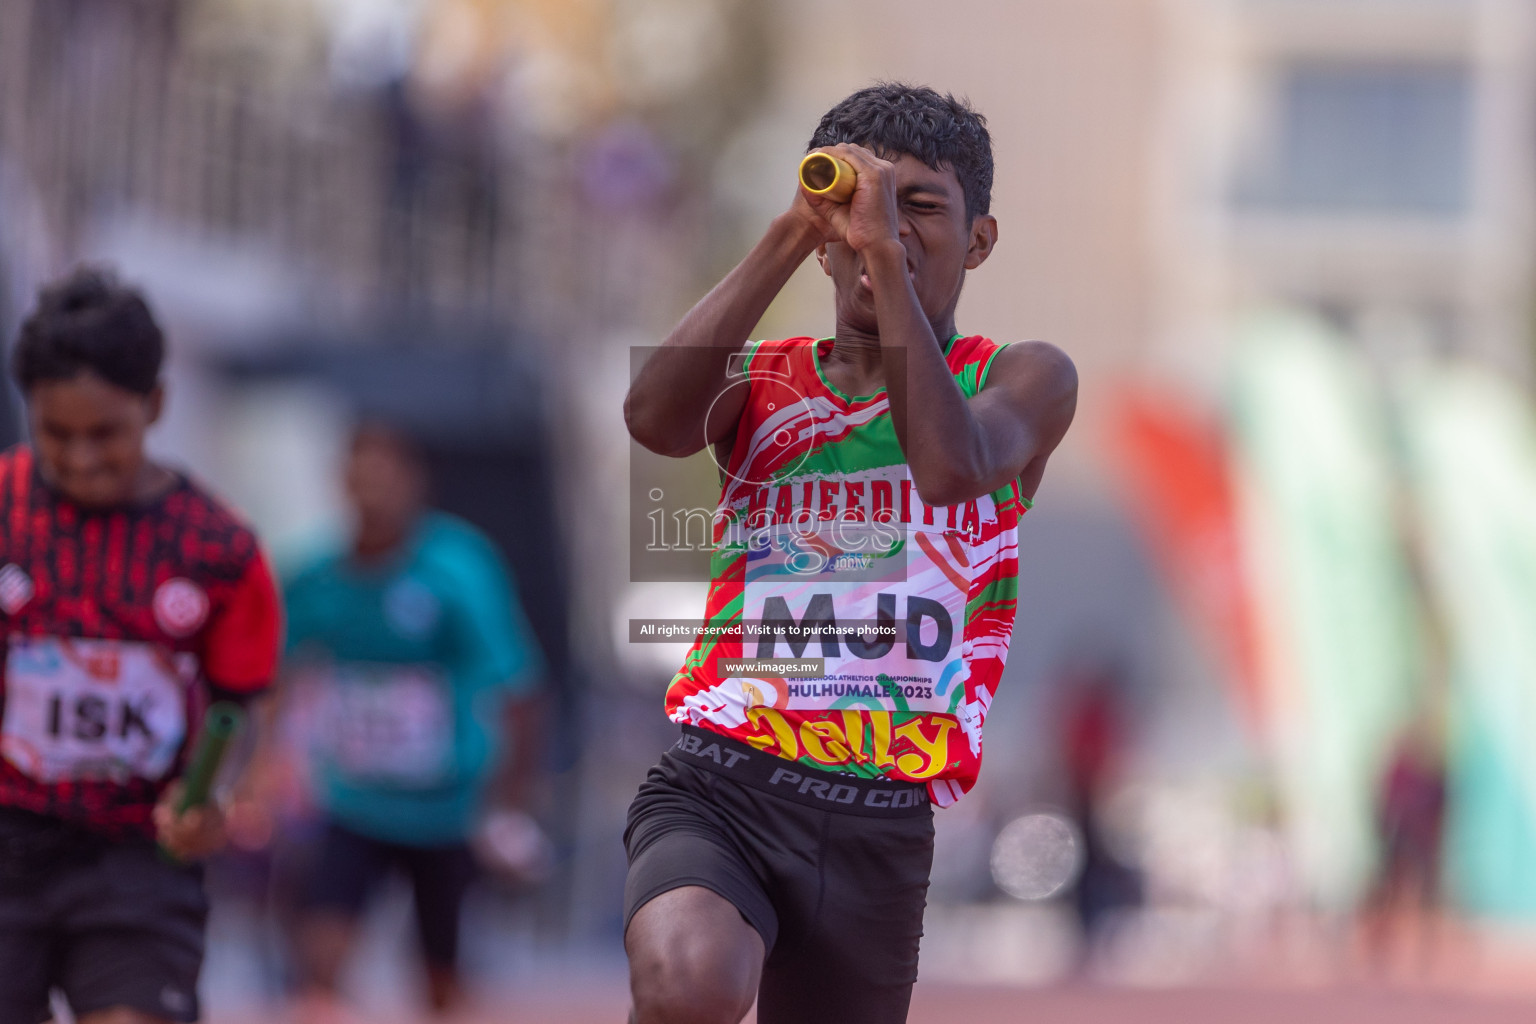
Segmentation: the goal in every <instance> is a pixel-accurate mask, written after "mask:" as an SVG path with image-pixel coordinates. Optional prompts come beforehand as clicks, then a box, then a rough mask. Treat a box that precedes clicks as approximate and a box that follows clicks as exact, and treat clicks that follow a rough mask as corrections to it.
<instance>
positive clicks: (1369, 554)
mask: <svg viewBox="0 0 1536 1024" xmlns="http://www.w3.org/2000/svg"><path fill="white" fill-rule="evenodd" d="M1234 370H1235V374H1234V380H1233V385H1234V389H1233V400H1234V407H1233V412H1234V422H1235V428H1236V429H1235V436H1234V447H1235V454H1236V466H1237V479H1238V482H1239V483H1238V490H1239V495H1240V498H1239V508H1240V515H1239V521H1240V524H1241V532H1242V536H1243V542H1244V549H1245V556H1246V563H1247V568H1248V574H1249V579H1251V580H1252V583H1253V593H1254V598H1255V603H1256V607H1257V609H1258V613H1259V620H1260V622H1261V623H1262V629H1261V631H1260V636H1259V644H1258V646H1259V673H1260V676H1261V678H1262V680H1263V688H1264V691H1265V699H1264V705H1265V706H1266V707H1267V708H1269V709H1270V725H1271V730H1272V735H1271V742H1270V748H1271V749H1272V750H1273V751H1274V753H1275V756H1276V759H1277V768H1278V777H1279V784H1280V789H1281V794H1282V796H1283V798H1284V801H1285V805H1286V808H1287V812H1288V813H1287V819H1288V823H1289V828H1290V830H1291V834H1292V839H1293V849H1294V850H1295V853H1296V856H1297V858H1298V860H1297V863H1298V867H1299V869H1300V871H1301V877H1302V879H1303V880H1304V882H1305V883H1306V885H1307V887H1308V889H1309V891H1310V895H1311V896H1312V897H1313V898H1314V899H1315V900H1317V901H1318V903H1319V905H1321V906H1324V907H1331V908H1335V909H1344V908H1347V907H1350V906H1352V905H1353V904H1354V903H1355V902H1356V901H1357V900H1358V898H1359V897H1360V896H1361V894H1362V893H1363V891H1364V888H1365V886H1366V884H1367V882H1368V879H1369V877H1370V873H1371V871H1372V869H1373V866H1374V859H1375V838H1374V826H1373V818H1374V806H1375V800H1376V795H1377V792H1378V789H1379V782H1380V778H1381V774H1382V771H1383V768H1384V758H1385V757H1386V754H1387V751H1388V750H1389V748H1390V745H1391V743H1392V741H1393V740H1394V739H1395V737H1396V736H1397V735H1398V734H1399V733H1400V731H1401V730H1402V728H1403V726H1404V724H1405V723H1406V721H1407V720H1408V718H1409V716H1410V714H1411V704H1412V701H1413V694H1414V692H1415V689H1416V679H1415V673H1416V672H1417V671H1418V666H1419V664H1420V660H1421V659H1420V658H1419V657H1418V652H1417V649H1416V634H1415V630H1414V629H1413V621H1414V620H1413V603H1412V598H1411V588H1410V582H1409V576H1408V571H1407V567H1406V565H1405V562H1404V559H1403V556H1402V546H1401V540H1400V535H1399V528H1398V524H1397V522H1396V519H1395V517H1394V493H1393V485H1392V475H1391V462H1390V458H1389V449H1388V447H1387V443H1386V439H1385V431H1384V424H1383V420H1382V417H1381V415H1380V411H1379V406H1378V403H1377V400H1376V397H1375V393H1374V389H1373V387H1372V384H1371V380H1370V377H1369V374H1368V370H1367V367H1366V365H1365V362H1364V359H1363V358H1362V357H1361V356H1360V354H1359V353H1358V352H1357V351H1356V350H1353V349H1351V348H1348V347H1347V346H1346V345H1345V344H1344V343H1343V342H1342V341H1340V340H1339V339H1337V338H1336V337H1334V336H1333V334H1332V332H1331V331H1329V330H1328V329H1327V328H1326V327H1325V326H1324V325H1323V324H1321V323H1320V322H1318V321H1315V320H1312V319H1309V318H1306V317H1303V316H1301V315H1299V314H1287V313H1270V314H1263V315H1256V316H1254V317H1252V318H1251V319H1249V320H1248V321H1247V322H1245V323H1244V324H1243V325H1242V326H1241V328H1240V330H1239V335H1238V338H1237V345H1236V346H1235V366H1234Z"/></svg>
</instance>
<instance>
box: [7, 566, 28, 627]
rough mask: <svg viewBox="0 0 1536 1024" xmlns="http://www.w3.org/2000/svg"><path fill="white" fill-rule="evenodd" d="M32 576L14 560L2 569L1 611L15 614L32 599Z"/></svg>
mask: <svg viewBox="0 0 1536 1024" xmlns="http://www.w3.org/2000/svg"><path fill="white" fill-rule="evenodd" d="M32 593H33V587H32V577H30V576H28V575H27V572H26V570H25V569H23V568H22V567H21V566H19V565H17V564H15V563H14V562H12V563H10V564H8V565H6V567H5V568H4V569H0V611H4V612H5V614H7V615H15V614H16V613H17V612H19V611H21V609H22V608H24V607H25V606H26V604H27V602H28V601H30V600H32Z"/></svg>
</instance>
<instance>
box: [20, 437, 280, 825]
mask: <svg viewBox="0 0 1536 1024" xmlns="http://www.w3.org/2000/svg"><path fill="white" fill-rule="evenodd" d="M280 620H281V606H280V605H279V602H278V598H277V591H276V587H275V586H274V585H273V582H272V575H271V572H270V571H269V569H268V568H267V561H266V558H265V556H263V554H262V552H261V549H260V547H259V546H258V545H257V542H256V537H255V535H254V534H253V533H252V532H251V531H250V529H249V528H247V527H246V526H245V525H244V524H243V523H242V522H241V521H240V519H239V518H238V517H237V516H236V515H235V514H234V513H233V512H232V511H231V510H229V509H228V508H226V507H225V506H224V505H223V504H222V503H221V502H219V501H218V500H217V499H216V498H214V497H213V496H212V495H210V494H209V493H208V492H206V491H205V490H203V489H202V488H201V487H200V486H198V485H197V484H195V483H193V482H192V481H190V480H188V479H187V478H186V477H180V478H179V479H178V481H177V483H176V485H175V486H174V487H172V488H171V489H170V490H169V491H168V492H167V493H165V494H164V495H161V496H160V497H158V498H155V499H153V500H151V501H147V502H140V503H134V504H130V505H124V506H120V507H116V508H109V509H89V508H83V507H81V506H79V505H76V504H75V503H73V502H72V501H70V500H69V499H68V498H66V497H64V496H63V495H62V494H59V493H58V492H56V491H54V490H53V489H52V488H51V487H49V486H48V485H47V484H46V483H45V482H44V481H43V478H42V475H41V473H40V472H39V471H38V467H37V463H36V460H35V459H34V458H33V455H32V451H31V449H30V448H28V447H27V446H26V445H18V446H16V447H14V448H11V449H10V450H8V451H5V452H0V629H3V630H4V634H3V636H0V808H7V807H11V808H17V809H20V810H24V811H30V812H32V813H34V814H41V815H46V816H48V817H53V818H61V819H63V820H65V821H69V822H73V823H75V824H77V825H81V826H84V827H86V828H88V829H90V830H92V831H95V832H99V833H101V834H104V835H107V836H111V837H114V838H124V837H129V836H134V835H140V836H152V835H153V834H154V825H153V823H152V822H151V816H150V812H151V809H152V808H153V807H154V804H155V802H156V801H157V800H158V799H159V798H160V794H161V792H162V791H163V790H164V789H165V787H166V785H167V784H168V783H169V782H170V781H171V779H173V778H175V777H176V776H177V775H179V774H180V773H181V770H182V768H183V767H184V761H185V757H186V753H187V745H188V740H189V738H190V737H191V735H192V734H193V733H194V732H195V725H196V723H197V722H198V721H199V720H200V718H201V714H202V711H203V709H204V707H205V706H206V704H207V703H208V700H209V698H210V696H214V695H218V696H223V697H236V698H239V697H241V696H244V695H248V694H254V693H256V692H258V691H260V690H263V689H265V688H266V687H267V686H268V685H269V684H270V682H271V680H272V675H273V671H274V668H275V666H276V661H277V649H278V634H279V632H280Z"/></svg>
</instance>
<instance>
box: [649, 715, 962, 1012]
mask: <svg viewBox="0 0 1536 1024" xmlns="http://www.w3.org/2000/svg"><path fill="white" fill-rule="evenodd" d="M624 843H625V849H626V850H627V852H628V854H629V876H628V878H627V879H626V882H625V887H624V903H625V906H624V924H625V927H626V928H627V927H628V926H629V922H630V920H631V919H632V918H633V917H634V915H635V912H636V911H638V910H639V909H640V908H641V907H642V906H644V905H645V904H646V903H648V902H649V901H650V900H652V899H654V898H655V897H657V896H659V895H661V894H662V893H664V892H668V891H670V890H672V889H677V888H681V887H682V886H687V885H698V886H703V887H704V888H706V889H710V890H712V891H713V892H716V893H718V894H719V895H720V896H722V897H724V898H725V899H726V900H729V901H730V902H731V904H732V905H734V906H735V907H736V909H737V910H738V911H740V912H741V916H742V917H743V918H744V919H745V920H746V921H747V923H748V924H750V925H751V926H752V927H753V928H755V929H756V930H757V932H758V934H759V935H761V936H762V939H763V946H764V948H765V949H766V950H767V959H766V960H765V962H764V964H763V975H762V985H761V987H760V989H759V991H758V1018H757V1019H758V1021H759V1022H760V1024H791V1022H793V1024H818V1022H823V1021H824V1022H827V1024H833V1022H836V1024H884V1022H897V1021H904V1020H906V1014H907V1006H908V1003H909V1002H910V1000H911V994H912V983H913V982H914V981H916V980H917V954H918V941H919V939H920V938H921V936H922V930H923V908H924V906H925V903H926V897H927V892H928V872H929V870H930V868H931V867H932V863H933V810H932V808H931V807H930V806H929V803H928V797H927V793H926V791H925V789H924V788H923V787H922V786H918V785H913V784H911V783H887V782H877V781H872V780H865V779H857V778H852V777H848V776H841V775H837V774H834V773H832V772H825V771H819V770H817V769H815V768H808V767H805V766H803V765H800V764H797V763H794V762H791V761H786V760H784V759H782V758H778V757H775V756H773V755H771V754H764V753H762V752H761V751H758V750H755V749H753V748H752V747H750V746H747V745H746V744H743V743H738V742H735V741H733V740H730V739H726V738H725V737H722V736H719V735H716V734H714V733H710V732H706V731H704V730H701V729H694V728H692V727H688V726H685V727H684V729H683V736H682V738H681V739H679V740H678V744H677V745H676V746H674V747H673V748H672V749H671V750H670V751H668V752H667V753H665V754H663V755H662V757H661V762H660V763H659V764H657V765H656V766H655V767H654V768H652V769H651V770H650V773H649V774H648V775H647V776H646V780H645V783H644V784H643V785H642V786H641V787H640V792H639V794H638V795H637V796H636V797H635V800H634V802H633V803H632V804H631V805H630V808H629V820H628V826H627V827H626V829H625V831H624Z"/></svg>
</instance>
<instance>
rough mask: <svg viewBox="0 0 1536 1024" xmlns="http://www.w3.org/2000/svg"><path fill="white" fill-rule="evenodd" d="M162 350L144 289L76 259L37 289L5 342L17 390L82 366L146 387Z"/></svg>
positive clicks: (138, 390) (151, 385) (73, 373)
mask: <svg viewBox="0 0 1536 1024" xmlns="http://www.w3.org/2000/svg"><path fill="white" fill-rule="evenodd" d="M164 358H165V337H164V335H162V334H161V333H160V327H159V325H157V324H156V323H155V318H154V316H153V315H152V314H151V313H150V311H149V306H148V305H147V304H146V303H145V302H144V297H143V296H142V295H140V294H139V293H138V292H137V291H135V290H134V289H132V288H129V287H126V286H124V285H122V284H119V283H118V281H117V277H116V275H114V274H113V273H112V272H111V271H110V270H107V269H105V268H102V267H92V266H81V267H77V268H76V269H75V270H74V272H73V273H71V274H70V275H69V276H68V277H64V278H61V279H59V280H57V281H55V282H53V283H52V284H49V285H47V286H45V287H44V288H43V289H42V291H41V292H40V293H39V295H38V299H37V306H36V308H35V309H33V310H32V313H31V314H30V315H29V316H28V317H27V319H26V320H25V321H24V322H23V323H22V325H21V333H20V335H19V336H18V337H17V339H16V345H15V347H14V348H13V349H12V350H11V373H12V375H13V376H14V377H15V378H16V383H17V385H18V386H19V387H20V388H21V391H22V394H26V393H27V392H29V391H30V390H31V389H32V388H33V386H34V385H36V384H39V383H42V382H45V381H60V380H73V379H74V378H75V377H78V376H79V375H80V374H81V373H82V372H85V371H89V372H91V373H93V374H95V375H96V376H98V377H100V378H101V379H102V380H104V381H106V382H107V383H109V384H115V385H116V386H117V387H120V388H123V389H124V390H126V391H132V392H134V393H135V394H139V395H148V394H149V393H150V392H152V391H154V389H155V386H156V385H157V384H159V382H160V364H161V362H162V361H163V360H164Z"/></svg>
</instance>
